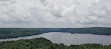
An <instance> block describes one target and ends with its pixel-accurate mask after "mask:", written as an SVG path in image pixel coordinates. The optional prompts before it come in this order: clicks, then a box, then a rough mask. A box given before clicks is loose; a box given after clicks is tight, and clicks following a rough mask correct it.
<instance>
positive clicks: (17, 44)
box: [0, 38, 111, 49]
mask: <svg viewBox="0 0 111 49" xmlns="http://www.w3.org/2000/svg"><path fill="white" fill-rule="evenodd" d="M0 49H111V45H104V46H103V45H100V44H84V45H71V46H66V45H64V44H53V43H52V42H51V41H49V40H47V39H45V38H36V39H24V40H17V41H6V42H0Z"/></svg>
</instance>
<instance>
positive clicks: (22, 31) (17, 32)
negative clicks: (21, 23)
mask: <svg viewBox="0 0 111 49" xmlns="http://www.w3.org/2000/svg"><path fill="white" fill-rule="evenodd" d="M47 32H64V33H65V32H68V33H72V34H74V33H79V34H98V35H111V28H107V27H91V28H0V39H7V38H17V37H23V36H31V35H39V34H43V33H47Z"/></svg>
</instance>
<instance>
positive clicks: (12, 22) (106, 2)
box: [0, 0, 111, 28]
mask: <svg viewBox="0 0 111 49" xmlns="http://www.w3.org/2000/svg"><path fill="white" fill-rule="evenodd" d="M0 27H1V28H2V27H18V28H21V27H22V28H41V27H42V28H47V27H51V28H53V27H54V28H55V27H57V28H60V27H62V28H66V27H71V28H75V27H111V0H0Z"/></svg>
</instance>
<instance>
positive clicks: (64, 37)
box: [0, 32, 111, 45]
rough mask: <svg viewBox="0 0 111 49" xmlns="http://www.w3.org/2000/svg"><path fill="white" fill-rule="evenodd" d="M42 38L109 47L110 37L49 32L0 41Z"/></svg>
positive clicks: (66, 43)
mask: <svg viewBox="0 0 111 49" xmlns="http://www.w3.org/2000/svg"><path fill="white" fill-rule="evenodd" d="M39 37H44V38H46V39H49V40H51V41H52V42H53V43H58V44H59V43H64V44H65V45H79V44H87V43H90V44H93V43H97V44H103V45H109V44H111V36H109V35H108V36H107V35H93V34H70V33H62V32H50V33H44V34H41V35H33V36H27V37H19V38H12V39H1V40H0V41H10V40H19V39H32V38H39Z"/></svg>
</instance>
